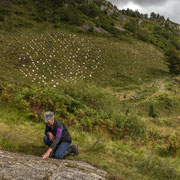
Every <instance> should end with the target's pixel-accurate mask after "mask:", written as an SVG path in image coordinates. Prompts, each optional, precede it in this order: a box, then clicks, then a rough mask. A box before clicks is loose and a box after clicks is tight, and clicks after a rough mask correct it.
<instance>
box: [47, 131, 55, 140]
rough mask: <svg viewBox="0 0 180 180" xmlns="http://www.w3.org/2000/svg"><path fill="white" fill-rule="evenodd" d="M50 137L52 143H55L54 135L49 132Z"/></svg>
mask: <svg viewBox="0 0 180 180" xmlns="http://www.w3.org/2000/svg"><path fill="white" fill-rule="evenodd" d="M48 135H49V139H50V141H54V135H53V134H52V133H51V132H49V133H48Z"/></svg>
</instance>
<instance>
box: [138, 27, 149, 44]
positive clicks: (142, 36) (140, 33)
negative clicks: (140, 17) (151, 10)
mask: <svg viewBox="0 0 180 180" xmlns="http://www.w3.org/2000/svg"><path fill="white" fill-rule="evenodd" d="M138 37H139V39H141V40H142V41H145V42H147V41H149V31H148V30H147V29H140V30H139V31H138Z"/></svg>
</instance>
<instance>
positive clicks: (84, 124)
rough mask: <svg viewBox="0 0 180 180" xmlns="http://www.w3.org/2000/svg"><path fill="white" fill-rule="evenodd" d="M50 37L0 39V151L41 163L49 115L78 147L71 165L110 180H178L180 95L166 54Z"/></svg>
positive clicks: (62, 34)
mask: <svg viewBox="0 0 180 180" xmlns="http://www.w3.org/2000/svg"><path fill="white" fill-rule="evenodd" d="M48 33H49V35H48V34H47V31H43V30H40V29H39V31H38V30H37V29H36V30H35V29H34V30H32V29H31V30H29V29H26V30H23V31H20V32H11V33H9V34H7V33H4V32H1V33H0V55H1V61H0V72H1V73H0V126H1V129H0V147H1V148H2V149H6V150H9V151H15V152H23V153H26V154H33V155H37V156H41V155H42V154H43V153H44V152H45V151H46V150H47V147H46V146H45V145H44V143H43V137H44V130H45V129H44V128H45V125H44V122H43V119H42V114H43V112H44V111H45V110H49V109H51V110H55V112H57V114H56V116H57V118H60V119H61V120H63V121H64V122H65V124H66V125H67V127H68V129H69V131H70V133H71V135H72V137H73V144H75V143H77V144H78V145H79V151H80V155H79V156H78V157H68V159H72V160H73V159H76V160H81V161H86V162H88V163H90V164H92V165H94V166H97V167H99V168H102V169H104V170H106V171H107V172H108V174H109V178H110V179H179V172H180V166H179V164H180V163H179V158H180V151H179V147H180V145H179V142H180V141H179V137H180V134H179V132H180V131H179V120H178V119H177V117H178V116H179V109H178V107H179V105H180V101H179V99H180V97H179V92H180V91H179V85H178V84H174V83H173V82H172V77H171V76H170V75H169V73H168V69H167V67H166V66H165V64H164V55H163V54H162V53H161V52H160V51H158V50H157V49H156V48H155V47H153V46H151V45H149V44H146V43H144V42H141V41H138V40H134V39H129V40H128V41H123V40H121V41H119V40H115V39H112V38H108V37H106V38H105V37H104V38H103V37H97V36H93V35H88V36H87V35H85V34H78V33H72V32H69V31H66V30H52V29H50V30H49V31H48ZM57 38H59V39H60V40H59V41H58V42H55V40H57ZM32 40H33V41H34V42H35V43H36V44H37V45H35V43H33V42H32ZM30 42H31V43H30ZM39 43H40V44H39ZM67 45H68V46H67ZM65 46H66V48H65ZM23 47H24V48H23ZM31 47H32V48H34V50H32V49H31ZM43 48H45V49H43ZM77 48H80V52H79V54H78V53H77V51H78V50H77ZM63 49H64V50H63ZM42 50H43V51H44V53H46V55H44V54H43V53H42ZM52 50H54V52H53V51H52ZM58 51H59V52H58ZM40 52H41V53H40ZM27 53H29V54H27ZM87 54H88V55H87ZM50 55H55V56H53V57H50ZM73 55H77V56H75V57H73ZM30 56H31V58H32V59H33V61H32V60H31V58H30ZM85 56H88V57H87V58H85ZM70 57H71V58H70ZM97 57H98V59H96V58H97ZM19 58H20V59H19ZM45 60H48V61H45ZM68 60H69V61H68ZM93 60H94V61H93ZM33 62H34V63H33ZM38 62H39V63H38ZM43 62H45V63H46V64H43ZM84 63H85V64H84ZM23 64H24V65H25V66H23ZM33 64H35V65H36V68H35V66H34V65H33ZM50 65H51V66H50ZM79 66H80V67H79ZM96 66H97V67H96ZM37 68H38V69H37ZM48 68H49V69H48ZM78 68H79V69H78ZM32 70H34V72H33V71H32ZM54 70H55V71H56V72H55V71H54ZM51 72H52V73H51ZM77 72H80V74H78V75H76V76H75V75H74V74H75V73H77ZM90 73H92V76H89V74H90ZM61 74H63V75H62V76H61ZM26 75H27V76H26ZM54 75H55V76H54ZM39 77H41V79H39ZM44 77H46V79H44ZM75 77H77V78H76V79H75ZM83 77H85V78H83ZM34 78H35V80H34ZM32 80H34V81H32ZM42 80H44V82H46V84H45V83H44V82H43V81H42ZM52 80H53V81H52ZM75 80H76V82H75ZM161 81H163V83H164V88H163V89H162V90H161V91H159V88H160V85H161ZM54 85H55V86H54ZM134 93H137V94H138V97H137V98H135V99H133V98H132V96H133V95H134ZM124 94H125V95H126V97H124V98H122V95H124ZM149 97H150V98H149ZM148 98H149V99H148ZM147 99H148V100H147ZM152 104H153V106H154V113H156V114H157V117H155V118H153V117H150V116H149V111H150V106H151V105H152ZM151 152H152V153H154V155H153V157H151V156H150V153H151ZM165 164H166V167H165ZM173 168H175V169H173Z"/></svg>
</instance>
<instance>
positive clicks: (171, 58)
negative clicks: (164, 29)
mask: <svg viewBox="0 0 180 180" xmlns="http://www.w3.org/2000/svg"><path fill="white" fill-rule="evenodd" d="M165 55H166V59H165V60H166V64H167V66H168V68H169V71H170V73H172V74H175V75H178V74H180V52H179V51H177V50H175V49H169V50H168V51H167V52H166V53H165Z"/></svg>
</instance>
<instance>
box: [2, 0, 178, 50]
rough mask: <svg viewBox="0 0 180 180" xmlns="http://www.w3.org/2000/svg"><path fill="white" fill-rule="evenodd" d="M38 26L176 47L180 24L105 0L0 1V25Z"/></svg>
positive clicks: (11, 26)
mask: <svg viewBox="0 0 180 180" xmlns="http://www.w3.org/2000/svg"><path fill="white" fill-rule="evenodd" d="M40 25H44V26H43V27H42V28H45V27H46V26H49V25H50V26H52V27H54V28H65V27H66V28H67V29H71V30H72V31H76V32H85V33H87V32H88V33H91V34H98V35H104V36H114V37H116V38H120V39H123V37H124V36H126V37H133V38H138V39H141V40H143V41H146V42H149V43H151V44H153V45H155V46H156V47H158V48H160V49H163V50H167V49H169V48H177V49H179V48H180V38H179V35H180V25H179V24H176V23H174V22H172V21H170V20H169V18H168V19H165V18H164V17H163V16H162V15H159V14H155V13H151V17H150V18H148V16H147V14H142V13H139V12H138V11H132V10H130V9H127V10H121V11H120V10H118V9H117V7H116V6H113V5H112V4H111V3H110V2H108V1H106V0H78V1H77V0H76V1H75V0H61V1H58V0H45V1H41V0H28V1H27V0H1V1H0V28H1V29H5V30H6V31H11V30H13V29H14V28H15V29H21V28H35V27H38V26H40Z"/></svg>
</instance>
